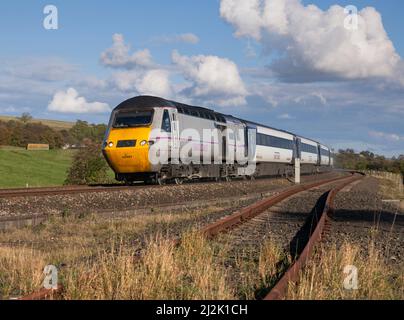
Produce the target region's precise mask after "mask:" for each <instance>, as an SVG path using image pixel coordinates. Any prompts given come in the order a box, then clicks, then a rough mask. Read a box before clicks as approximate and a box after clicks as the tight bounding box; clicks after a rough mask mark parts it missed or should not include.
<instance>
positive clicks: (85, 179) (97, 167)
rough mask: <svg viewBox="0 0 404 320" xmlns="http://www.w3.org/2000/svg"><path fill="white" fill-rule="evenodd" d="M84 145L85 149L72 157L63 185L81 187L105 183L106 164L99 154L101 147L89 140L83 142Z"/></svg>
mask: <svg viewBox="0 0 404 320" xmlns="http://www.w3.org/2000/svg"><path fill="white" fill-rule="evenodd" d="M84 143H85V144H86V146H85V148H82V149H80V150H79V151H78V152H77V153H76V155H75V156H74V159H73V163H72V165H71V167H70V169H69V171H68V175H67V178H66V181H65V184H68V185H69V184H70V185H81V184H91V183H105V182H106V181H107V170H108V164H107V162H106V161H105V159H104V157H103V156H102V154H101V145H100V144H98V143H94V142H92V141H91V140H85V141H84Z"/></svg>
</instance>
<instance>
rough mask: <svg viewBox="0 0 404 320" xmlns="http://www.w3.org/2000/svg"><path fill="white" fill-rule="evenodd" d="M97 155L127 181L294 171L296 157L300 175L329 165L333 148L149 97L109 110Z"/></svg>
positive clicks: (199, 109) (278, 173) (267, 174)
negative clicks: (100, 155)
mask: <svg viewBox="0 0 404 320" xmlns="http://www.w3.org/2000/svg"><path fill="white" fill-rule="evenodd" d="M153 149H154V150H153ZM102 152H103V154H104V157H105V159H106V160H107V162H108V164H109V165H110V167H111V168H112V169H113V171H114V172H115V177H116V179H117V180H118V181H125V182H127V183H131V182H134V181H145V182H147V183H159V184H164V183H166V182H167V181H173V182H175V183H177V184H181V183H182V182H183V181H185V180H191V179H202V178H213V179H226V180H229V179H231V178H233V177H244V178H255V177H260V176H273V175H292V174H293V172H294V164H295V161H296V160H297V159H300V164H301V172H302V174H310V173H315V172H320V171H326V170H330V168H332V167H333V162H334V160H333V155H332V152H331V149H330V148H329V147H328V146H326V145H324V144H321V143H319V142H317V141H314V140H311V139H308V138H304V137H301V136H299V135H296V134H293V133H291V132H287V131H284V130H278V129H274V128H271V127H269V126H266V125H263V124H258V123H255V122H252V121H248V120H243V119H239V118H237V117H234V116H231V115H226V114H222V113H219V112H216V111H214V110H211V109H207V108H203V107H197V106H190V105H186V104H183V103H178V102H175V101H170V100H166V99H163V98H159V97H153V96H138V97H134V98H131V99H128V100H126V101H124V102H122V103H121V104H119V105H118V106H117V107H116V108H115V109H114V110H113V111H112V113H111V117H110V121H109V124H108V128H107V132H106V134H105V139H104V142H103V146H102ZM163 154H164V155H165V157H162V155H163ZM152 155H154V156H156V155H157V156H161V158H164V159H165V161H156V160H155V159H154V158H153V159H152ZM158 160H159V159H158ZM206 160H208V161H206ZM251 168H252V169H251ZM247 169H248V170H247Z"/></svg>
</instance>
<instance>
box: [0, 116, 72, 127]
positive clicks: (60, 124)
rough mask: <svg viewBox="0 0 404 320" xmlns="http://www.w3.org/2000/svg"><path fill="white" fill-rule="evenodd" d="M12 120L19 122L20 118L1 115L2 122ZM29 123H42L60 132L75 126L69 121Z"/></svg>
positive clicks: (40, 120)
mask: <svg viewBox="0 0 404 320" xmlns="http://www.w3.org/2000/svg"><path fill="white" fill-rule="evenodd" d="M10 120H18V117H11V116H1V115H0V121H5V122H7V121H10ZM28 122H32V123H40V122H41V123H42V124H44V125H46V126H49V127H51V128H52V129H54V130H57V131H60V130H63V129H65V130H69V129H71V128H72V127H73V126H74V122H68V121H59V120H48V119H32V120H30V121H28Z"/></svg>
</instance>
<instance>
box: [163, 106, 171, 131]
mask: <svg viewBox="0 0 404 320" xmlns="http://www.w3.org/2000/svg"><path fill="white" fill-rule="evenodd" d="M161 129H162V130H163V131H165V132H171V122H170V115H169V114H168V110H164V113H163V121H162V123H161Z"/></svg>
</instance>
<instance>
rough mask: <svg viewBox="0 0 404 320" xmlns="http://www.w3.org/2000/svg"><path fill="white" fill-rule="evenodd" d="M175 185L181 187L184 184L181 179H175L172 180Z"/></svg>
mask: <svg viewBox="0 0 404 320" xmlns="http://www.w3.org/2000/svg"><path fill="white" fill-rule="evenodd" d="M174 182H175V184H178V185H181V184H183V183H184V179H182V178H175V179H174Z"/></svg>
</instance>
